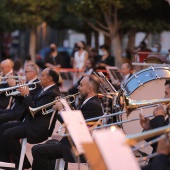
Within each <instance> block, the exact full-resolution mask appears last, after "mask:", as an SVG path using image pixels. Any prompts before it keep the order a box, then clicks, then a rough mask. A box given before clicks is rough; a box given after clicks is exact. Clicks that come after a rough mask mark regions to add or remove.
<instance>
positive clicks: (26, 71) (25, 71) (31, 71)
mask: <svg viewBox="0 0 170 170" xmlns="http://www.w3.org/2000/svg"><path fill="white" fill-rule="evenodd" d="M29 72H33V71H25V73H29Z"/></svg>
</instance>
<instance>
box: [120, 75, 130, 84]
mask: <svg viewBox="0 0 170 170" xmlns="http://www.w3.org/2000/svg"><path fill="white" fill-rule="evenodd" d="M129 76H130V73H129V74H126V75H125V76H124V78H123V81H122V82H121V84H124V83H125V82H126V80H127V79H128V78H129Z"/></svg>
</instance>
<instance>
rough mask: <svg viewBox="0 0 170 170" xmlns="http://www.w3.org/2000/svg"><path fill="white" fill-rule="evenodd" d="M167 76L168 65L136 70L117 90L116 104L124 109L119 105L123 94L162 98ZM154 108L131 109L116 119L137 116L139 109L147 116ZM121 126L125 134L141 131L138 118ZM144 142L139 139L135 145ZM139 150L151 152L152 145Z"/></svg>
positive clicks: (169, 75) (137, 97)
mask: <svg viewBox="0 0 170 170" xmlns="http://www.w3.org/2000/svg"><path fill="white" fill-rule="evenodd" d="M168 78H170V70H169V68H168V67H155V68H147V69H144V70H141V71H140V72H137V73H136V74H135V75H133V76H131V77H130V78H129V79H128V80H127V82H126V83H125V84H124V86H122V88H121V90H120V91H119V95H118V98H117V104H118V105H119V106H120V110H122V111H123V110H125V109H124V108H123V106H122V105H121V98H122V96H123V95H126V96H128V97H129V98H130V99H132V100H138V101H140V100H152V99H162V98H164V91H165V85H164V84H165V81H166V79H168ZM154 109H155V107H151V108H147V109H142V110H141V109H140V110H135V111H132V112H131V113H130V114H129V115H127V114H126V113H125V114H122V115H121V116H118V121H126V120H131V119H135V118H139V113H141V111H142V114H143V115H144V116H148V115H150V114H153V110H154ZM151 119H152V118H151ZM121 126H122V129H123V131H124V132H125V134H126V135H130V134H135V133H140V132H142V131H143V129H142V127H141V125H140V121H139V120H137V121H131V122H128V123H123V124H121ZM144 143H145V141H141V142H140V143H138V144H137V145H136V146H140V145H141V144H144ZM141 151H142V152H145V153H147V154H151V153H152V147H150V146H149V147H146V148H143V149H141Z"/></svg>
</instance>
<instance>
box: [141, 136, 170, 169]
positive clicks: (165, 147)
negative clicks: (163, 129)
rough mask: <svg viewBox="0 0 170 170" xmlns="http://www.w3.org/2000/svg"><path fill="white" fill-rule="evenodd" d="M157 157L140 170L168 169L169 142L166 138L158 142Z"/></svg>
mask: <svg viewBox="0 0 170 170" xmlns="http://www.w3.org/2000/svg"><path fill="white" fill-rule="evenodd" d="M157 153H158V155H157V156H156V157H155V158H154V159H153V161H152V162H151V163H149V164H148V165H146V166H144V167H142V168H141V169H142V170H168V169H170V142H169V140H167V139H166V138H164V139H161V140H160V141H159V142H158V148H157Z"/></svg>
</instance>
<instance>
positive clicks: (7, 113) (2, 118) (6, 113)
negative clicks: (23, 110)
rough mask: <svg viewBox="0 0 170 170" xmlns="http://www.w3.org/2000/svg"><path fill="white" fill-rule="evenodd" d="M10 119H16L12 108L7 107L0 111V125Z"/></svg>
mask: <svg viewBox="0 0 170 170" xmlns="http://www.w3.org/2000/svg"><path fill="white" fill-rule="evenodd" d="M12 120H16V118H15V114H14V111H13V110H10V109H9V110H1V111H0V125H1V124H3V123H6V122H8V121H12Z"/></svg>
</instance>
